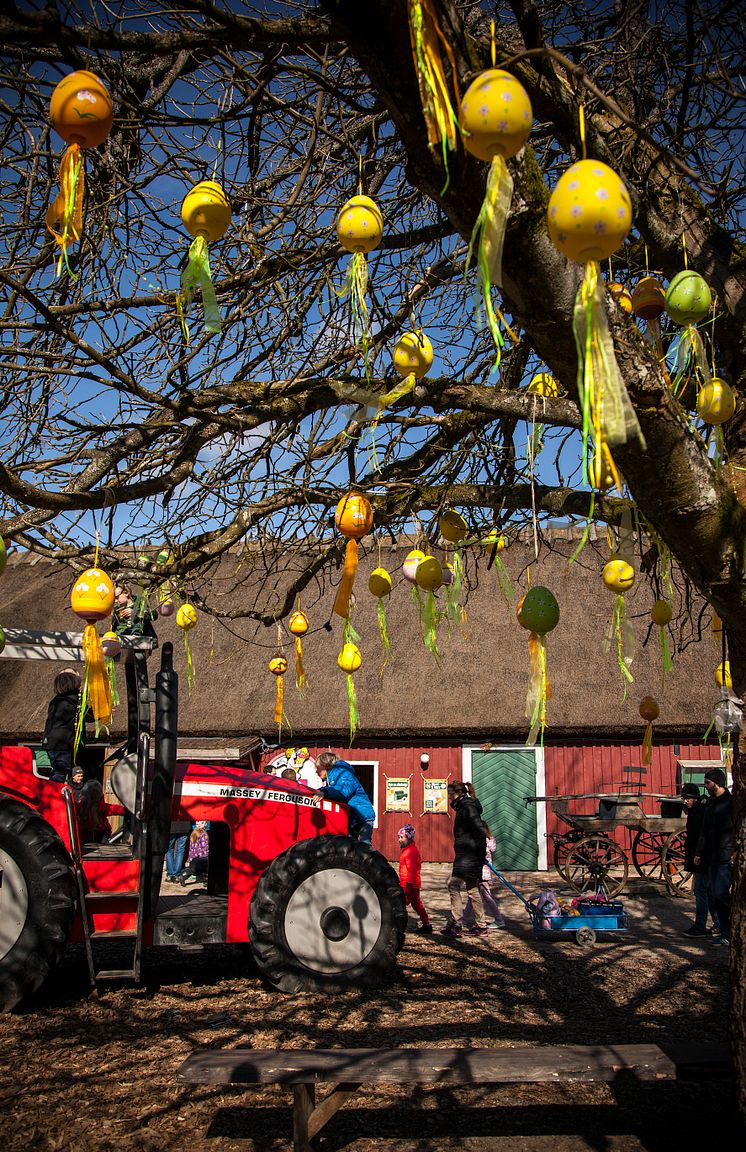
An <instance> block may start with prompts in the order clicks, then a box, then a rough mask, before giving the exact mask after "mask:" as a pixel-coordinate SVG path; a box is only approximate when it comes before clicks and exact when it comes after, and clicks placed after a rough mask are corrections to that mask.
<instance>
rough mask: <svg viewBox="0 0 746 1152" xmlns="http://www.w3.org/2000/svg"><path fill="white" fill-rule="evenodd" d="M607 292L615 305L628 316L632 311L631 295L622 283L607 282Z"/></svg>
mask: <svg viewBox="0 0 746 1152" xmlns="http://www.w3.org/2000/svg"><path fill="white" fill-rule="evenodd" d="M609 292H610V293H611V297H612V299H613V300H614V302H615V303H616V304H617V306H618V307H619V308H621V310H622V312H626V313H627V315H628V316H629V315H630V313H631V312H632V297H631V295H630V293H629V292H628V291H627V289H626V288H625V287H624V285H623V284H619V283H617V282H616V281H612V283H611V284H609Z"/></svg>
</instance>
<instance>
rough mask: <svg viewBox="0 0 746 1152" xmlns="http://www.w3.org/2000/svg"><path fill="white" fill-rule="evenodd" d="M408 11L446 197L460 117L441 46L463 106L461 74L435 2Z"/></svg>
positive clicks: (416, 1) (413, 1) (421, 0)
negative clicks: (451, 153) (457, 68)
mask: <svg viewBox="0 0 746 1152" xmlns="http://www.w3.org/2000/svg"><path fill="white" fill-rule="evenodd" d="M408 8H409V39H410V42H411V44H412V55H413V57H414V65H415V71H416V72H417V83H418V84H419V88H420V100H421V102H422V114H423V116H424V118H425V126H426V128H427V142H428V145H429V147H430V148H431V149H432V150H436V149H440V152H441V155H442V158H443V167H444V168H445V172H446V182H445V185H444V187H443V189H442V192H441V195H442V194H443V193H444V192H446V190H447V188H448V161H447V154H448V150H449V149H450V150H451V151H453V150H454V149H455V148H456V145H457V143H458V116H457V115H456V113H455V111H454V108H453V104H452V103H451V95H450V92H449V90H448V81H447V79H446V74H445V69H444V67H443V58H442V56H441V51H440V46H441V44H442V45H443V47H444V49H445V52H446V55H447V57H448V60H449V62H450V65H451V75H452V76H453V85H454V89H455V96H456V99H455V103H456V104H457V105H458V104H460V103H461V100H460V96H459V91H458V79H457V77H458V72H457V71H456V62H455V60H454V58H453V52H452V50H451V46H450V44H449V43H448V41H447V40H446V38H445V36H444V35H443V33H442V32H441V30H440V26H439V24H438V20H437V17H436V14H435V10H434V7H433V4H432V0H409V3H408Z"/></svg>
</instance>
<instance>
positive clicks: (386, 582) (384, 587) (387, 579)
mask: <svg viewBox="0 0 746 1152" xmlns="http://www.w3.org/2000/svg"><path fill="white" fill-rule="evenodd" d="M391 588H392V582H391V576H390V575H389V573H388V572H387V571H386V569H385V568H374V569H373V571H372V572H371V574H370V576H369V577H368V591H369V592H370V594H371V596H375V597H376V599H377V601H378V604H377V613H378V631H379V633H380V636H381V644H382V645H383V664H382V665H381V676H383V670H384V668H385V667H386V665H387V664H388V662H389V652H390V650H391V643H390V641H389V629H388V621H387V619H386V605H385V603H384V597H385V596H390V595H391Z"/></svg>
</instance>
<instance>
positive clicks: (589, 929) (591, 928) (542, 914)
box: [489, 864, 630, 948]
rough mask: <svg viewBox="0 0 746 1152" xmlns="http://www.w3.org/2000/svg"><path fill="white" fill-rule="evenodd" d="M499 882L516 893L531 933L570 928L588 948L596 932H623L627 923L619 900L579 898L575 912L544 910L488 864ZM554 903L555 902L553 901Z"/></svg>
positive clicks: (565, 930) (540, 933) (626, 915)
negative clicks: (573, 913)
mask: <svg viewBox="0 0 746 1152" xmlns="http://www.w3.org/2000/svg"><path fill="white" fill-rule="evenodd" d="M489 868H490V870H491V871H492V872H494V873H495V875H496V876H497V878H498V880H499V881H500V883H501V884H504V885H505V887H506V888H507V889H509V891H511V892H512V893H513V895H514V896H517V897H518V899H519V900H520V902H521V904H523V906H524V908H525V909H526V911H527V912H528V915H529V918H530V920H531V927H532V928H533V932H534V936H536V937H538V936H544V935H549V934H551V933H553V932H572V933H574V935H575V940H576V941H577V943H578V944H580V946H581V947H582V948H592V947H593V945H594V944H595V943H596V934H597V933H598V932H627V931H628V930H629V926H630V917H629V914H628V913H627V912H625V911H624V905H623V904H622V902H621V900H613V901H609V900H604V901H600V900H593V899H587V900H581V901H580V902H579V904H578V911H577V914H575V915H566V914H564V913H560V914H555V913H548V910H547V909H546V907H545V908H544V909H542V907H541V905H538V906H537V905H535V904H532V903H531V901H529V900H526V898H525V897H524V896H522V895H521V893H520V892H519V891H518V889H517V888H514V887H513V885H512V884H511V883H510V881H509V880H508V879H506V877H505V876H503V874H502V873H501V872H498V870H497V868H493V867H492V865H491V864H490V865H489ZM555 907H556V905H555Z"/></svg>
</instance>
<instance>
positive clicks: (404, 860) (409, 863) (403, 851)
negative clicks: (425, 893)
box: [397, 824, 433, 933]
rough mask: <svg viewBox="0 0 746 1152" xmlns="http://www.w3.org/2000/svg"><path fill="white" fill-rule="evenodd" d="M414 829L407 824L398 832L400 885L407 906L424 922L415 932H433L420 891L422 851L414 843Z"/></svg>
mask: <svg viewBox="0 0 746 1152" xmlns="http://www.w3.org/2000/svg"><path fill="white" fill-rule="evenodd" d="M414 836H415V832H414V827H413V826H412V825H411V824H405V825H404V827H403V828H400V829H399V831H398V832H397V837H398V839H399V849H400V856H399V883H400V884H401V886H402V888H403V889H404V899H405V900H406V902H407V904H411V906H412V910H413V911H414V912H415V913H416V914H417V915H418V916H419V918H420V920H421V921H422V923H421V924H419V925H418V926H417V928H415V932H425V933H429V932H432V930H433V926H432V924H431V923H430V917H429V916H428V914H427V912H426V911H425V905H424V904H423V903H422V898H421V897H420V891H421V889H422V856H421V855H420V850H419V848H418V847H417V845H416V844H415V842H414Z"/></svg>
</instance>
